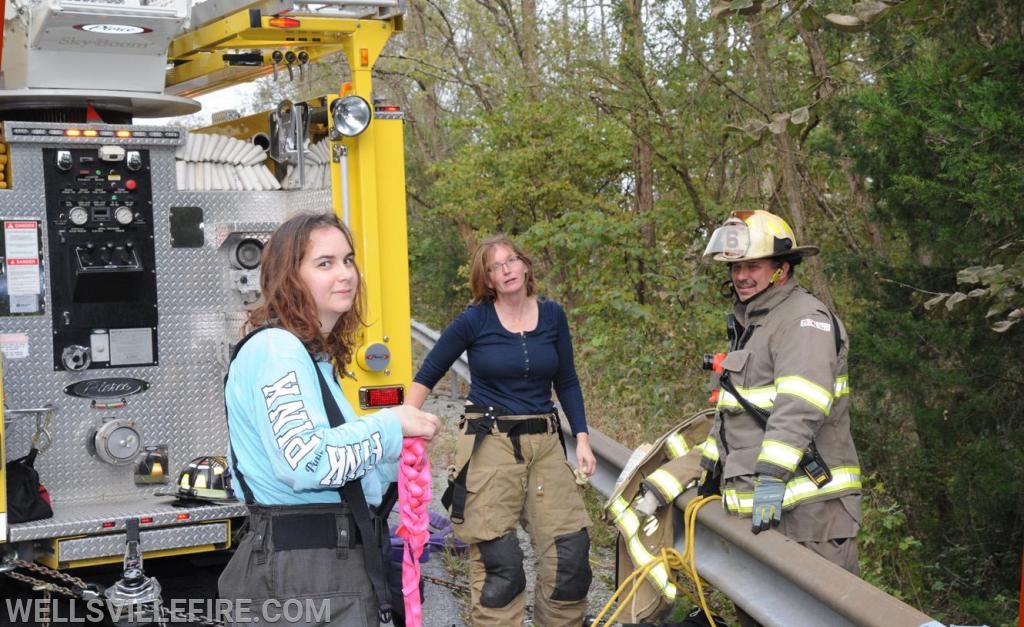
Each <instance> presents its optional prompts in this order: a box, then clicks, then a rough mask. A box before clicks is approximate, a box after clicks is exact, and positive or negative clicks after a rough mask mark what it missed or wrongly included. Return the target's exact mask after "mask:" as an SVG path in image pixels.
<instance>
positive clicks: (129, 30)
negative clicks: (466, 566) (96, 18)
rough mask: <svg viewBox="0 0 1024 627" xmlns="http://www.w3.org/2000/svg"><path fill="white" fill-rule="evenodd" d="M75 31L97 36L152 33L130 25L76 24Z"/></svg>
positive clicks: (147, 29) (150, 29)
mask: <svg viewBox="0 0 1024 627" xmlns="http://www.w3.org/2000/svg"><path fill="white" fill-rule="evenodd" d="M75 28H76V29H77V30H83V31H85V32H87V33H96V34H98V35H142V34H144V33H152V32H153V29H152V28H145V27H142V26H132V25H131V24H77V25H76V26H75Z"/></svg>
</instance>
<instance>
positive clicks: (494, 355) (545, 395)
mask: <svg viewBox="0 0 1024 627" xmlns="http://www.w3.org/2000/svg"><path fill="white" fill-rule="evenodd" d="M470 288H471V290H472V294H473V302H472V304H471V305H470V306H469V307H468V308H467V309H466V310H465V311H464V312H462V314H460V315H459V316H458V317H457V318H456V319H455V320H454V321H453V322H452V323H451V324H450V325H449V326H448V328H447V329H445V330H444V332H443V333H442V334H441V338H440V339H439V340H438V342H437V345H436V346H435V347H434V349H433V350H431V351H430V354H429V355H427V358H426V359H425V360H424V362H423V366H422V367H421V368H420V370H419V372H418V373H417V374H416V376H415V378H414V382H413V384H412V387H411V388H410V390H409V394H408V396H407V399H406V402H407V403H410V404H412V405H415V406H416V407H421V406H422V405H423V402H424V400H425V399H426V397H427V394H428V393H429V391H430V390H431V389H432V388H433V387H434V385H435V384H436V383H437V382H438V381H439V380H440V379H441V377H443V376H444V374H445V372H446V371H447V370H448V368H450V367H451V365H452V364H453V363H454V362H455V360H456V359H458V358H459V356H460V355H461V354H462V353H463V351H465V352H466V353H467V354H468V357H469V368H470V372H471V374H472V382H471V384H470V389H469V401H468V402H469V403H471V404H469V405H467V406H466V408H465V412H466V413H465V417H464V419H463V422H462V425H461V427H460V435H459V441H458V443H457V448H456V454H455V468H456V476H454V477H452V479H453V480H454V486H453V491H452V495H453V498H452V504H451V508H452V520H453V522H454V523H455V524H454V531H455V535H456V536H457V537H458V538H459V539H460V540H462V541H463V542H466V543H467V544H469V545H470V560H471V570H472V608H471V610H470V612H471V614H470V620H471V622H472V624H473V625H474V626H482V625H494V626H502V627H505V626H508V625H520V624H522V622H523V609H524V595H523V591H524V589H525V588H526V577H525V574H524V572H523V553H522V551H521V549H520V547H519V540H518V539H517V537H516V527H517V525H518V524H520V523H521V524H522V525H523V528H524V529H525V530H526V532H527V533H529V534H530V540H531V542H532V543H533V549H534V554H535V555H536V556H537V569H536V570H537V583H536V586H535V588H534V590H535V600H534V623H535V624H536V625H538V626H539V627H556V626H566V627H568V626H572V627H579V625H581V624H582V623H583V618H584V614H585V613H586V609H587V590H588V589H589V588H590V580H591V577H592V575H591V571H590V562H589V552H590V537H589V535H588V532H587V528H588V527H589V526H590V518H589V517H588V516H587V513H586V510H585V508H584V506H583V500H582V498H581V496H580V493H579V488H578V486H577V485H576V482H575V480H574V475H573V470H572V468H571V467H570V466H569V465H568V463H567V462H566V459H565V451H564V448H563V445H562V442H561V439H560V431H559V429H558V413H557V410H556V409H555V406H554V403H553V402H552V397H551V390H552V387H553V388H554V390H555V392H556V393H557V395H558V400H559V401H560V403H561V405H562V409H563V410H564V411H565V413H566V416H567V417H568V420H569V425H570V426H571V428H572V433H573V435H574V436H575V437H576V457H577V462H578V466H579V468H580V470H581V471H583V472H584V473H586V474H587V475H591V474H593V472H594V467H595V465H596V462H595V459H594V454H593V452H592V451H591V449H590V443H589V441H588V440H589V435H588V434H587V419H586V414H585V413H584V409H583V394H582V393H581V391H580V384H579V380H578V378H577V377H576V369H575V366H574V365H573V351H572V340H571V338H570V336H569V324H568V322H567V320H566V317H565V311H564V310H563V309H562V307H561V306H560V305H558V304H557V303H555V302H554V301H551V300H547V299H543V298H537V296H536V295H535V294H534V292H535V282H534V277H533V264H532V262H531V261H530V258H529V257H528V256H527V255H526V253H524V252H523V251H522V250H521V249H520V248H519V247H517V246H516V245H515V244H513V243H512V242H511V241H510V240H508V239H506V238H505V237H500V236H499V237H492V238H490V239H487V240H485V241H484V242H483V243H481V244H480V246H479V247H478V248H477V250H476V252H475V253H474V255H473V261H472V266H471V268H470ZM467 464H468V465H467ZM460 519H461V520H460Z"/></svg>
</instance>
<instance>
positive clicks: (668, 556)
mask: <svg viewBox="0 0 1024 627" xmlns="http://www.w3.org/2000/svg"><path fill="white" fill-rule="evenodd" d="M721 498H722V497H720V496H705V497H703V498H697V499H694V500H692V501H690V502H689V503H687V504H686V509H685V510H683V524H684V525H685V530H684V538H685V547H684V550H683V553H682V555H680V553H679V551H677V550H675V548H672V547H669V548H664V549H662V550H661V554H660V555H659V556H658V557H656V558H654V559H653V560H651V561H650V562H648V563H647V564H645V565H644V566H641V567H640V568H638V569H636V570H634V571H633V572H632V573H630V575H629V577H626V579H625V580H624V581H623V582H622V584H621V585H619V588H618V589H617V590H616V591H615V594H613V595H612V598H610V599H608V602H607V603H605V604H604V607H603V608H601V612H600V613H599V614H598V615H597V618H595V619H594V621H593V622H592V623H591V624H590V625H591V627H601V626H602V625H603V626H604V627H611V626H612V625H613V624H614V622H615V619H617V618H618V617H619V614H621V613H622V611H623V610H624V609H626V607H627V606H628V604H629V602H630V601H631V600H632V598H633V595H634V594H636V591H637V589H638V588H639V587H640V586H641V585H643V583H644V580H645V578H646V577H647V574H648V573H649V572H650V571H651V570H652V569H654V568H657V567H658V566H659V565H661V564H664V566H665V569H666V570H667V571H669V572H675V573H680V574H682V575H685V576H686V577H687V578H689V579H690V581H692V582H693V584H694V587H695V588H696V595H694V594H692V593H691V592H690V591H689V590H688V589H686V588H683V587H682V586H677V587H678V588H679V589H680V590H683V591H684V592H685V593H686V596H688V597H689V598H690V599H691V600H692V601H694V602H695V603H697V604H699V605H700V608H701V609H702V610H704V614H705V615H706V616H707V618H708V621H709V622H710V623H711V624H712V625H714V624H715V621H714V619H713V618H712V616H711V608H710V607H708V604H707V601H706V600H705V599H704V582H702V581H701V578H700V575H698V574H697V561H696V553H694V549H693V545H694V534H695V530H696V528H697V512H698V511H700V508H701V507H703V506H704V505H706V504H708V503H710V502H711V501H717V500H720V499H721ZM679 580H680V577H679V576H677V577H676V582H678V581H679ZM695 597H696V598H695ZM616 603H618V608H617V609H616V610H615V612H613V613H612V615H611V616H609V617H608V618H607V619H606V621H605V622H604V623H602V622H601V619H602V618H604V616H605V614H607V613H608V612H609V611H610V610H611V608H612V606H614V605H615V604H616Z"/></svg>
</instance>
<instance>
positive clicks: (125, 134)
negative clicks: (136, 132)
mask: <svg viewBox="0 0 1024 627" xmlns="http://www.w3.org/2000/svg"><path fill="white" fill-rule="evenodd" d="M114 134H115V135H117V136H118V137H120V138H122V139H128V138H129V137H131V136H132V132H131V131H118V132H117V133H114Z"/></svg>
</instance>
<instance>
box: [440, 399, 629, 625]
mask: <svg viewBox="0 0 1024 627" xmlns="http://www.w3.org/2000/svg"><path fill="white" fill-rule="evenodd" d="M464 402H465V401H463V400H453V399H451V397H450V396H449V395H448V394H431V395H430V397H429V398H428V399H427V402H426V404H425V405H424V407H423V408H424V410H426V411H429V412H433V413H435V414H437V415H438V416H439V417H441V418H442V422H443V424H444V430H443V433H442V435H441V436H440V437H439V439H438V441H437V442H436V443H435V444H434V446H433V448H432V450H431V455H430V457H431V460H430V463H431V470H432V472H433V475H434V484H433V503H434V504H433V506H432V507H431V510H432V511H435V512H441V513H444V514H445V515H447V512H446V511H445V510H444V508H443V506H442V505H441V495H442V494H443V493H444V490H445V487H446V486H447V479H446V476H447V473H446V470H445V469H446V468H447V467H448V466H449V465H450V464H452V463H453V456H454V451H455V436H456V433H455V426H456V423H457V421H458V419H459V415H460V414H461V409H460V408H461V406H462V405H463V404H464ZM599 496H600V495H599ZM600 498H601V500H602V502H603V497H600ZM594 524H595V526H597V525H604V524H605V523H604V522H602V521H600V520H595V521H594ZM519 539H520V543H521V545H522V548H523V553H524V555H525V556H526V557H525V563H524V569H525V571H526V581H527V588H526V595H527V597H526V604H527V611H526V620H525V622H524V625H533V621H532V618H533V616H532V609H533V581H534V569H533V550H532V548H531V546H530V541H529V536H527V535H526V533H525V532H523V530H522V529H521V528H520V529H519ZM590 560H591V567H592V569H593V571H594V583H593V584H592V585H591V588H590V593H589V595H588V597H587V598H588V600H589V602H590V607H589V611H588V613H589V614H590V615H591V616H596V615H597V613H598V612H600V611H601V608H602V607H603V606H604V604H605V603H606V602H607V600H608V599H609V598H610V597H611V595H612V593H613V592H614V589H612V588H610V586H613V585H614V580H613V577H614V568H615V554H614V551H613V550H611V549H602V548H596V547H592V548H591V554H590ZM423 573H424V574H426V575H430V576H432V577H435V578H438V579H443V580H445V581H449V582H452V583H455V584H456V585H457V586H460V587H464V589H465V590H467V591H468V586H469V579H468V564H466V562H465V560H464V559H462V558H459V559H448V560H445V559H444V558H443V557H442V555H441V553H440V552H439V551H433V552H432V553H431V557H430V561H429V562H428V563H425V564H423ZM609 579H612V580H609ZM424 595H425V599H424V603H423V625H424V627H462V626H464V625H466V624H467V623H466V617H467V614H468V600H469V599H468V592H467V593H466V594H465V595H463V594H457V593H455V592H454V591H452V590H450V589H449V588H446V587H444V586H441V585H438V584H435V583H433V582H430V581H429V580H428V581H427V582H426V584H425V588H424Z"/></svg>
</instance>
